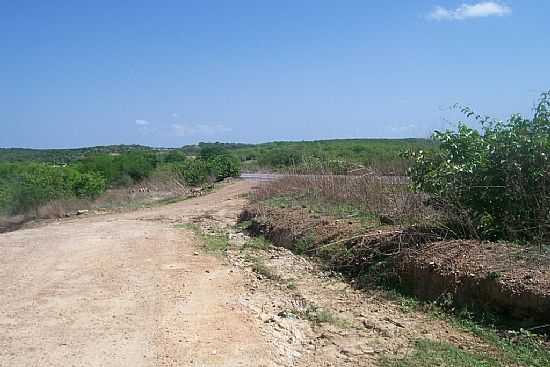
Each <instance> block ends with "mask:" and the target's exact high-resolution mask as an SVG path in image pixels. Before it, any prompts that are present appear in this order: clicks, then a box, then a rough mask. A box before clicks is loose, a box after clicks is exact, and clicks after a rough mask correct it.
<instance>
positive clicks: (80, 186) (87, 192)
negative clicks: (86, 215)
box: [73, 172, 106, 199]
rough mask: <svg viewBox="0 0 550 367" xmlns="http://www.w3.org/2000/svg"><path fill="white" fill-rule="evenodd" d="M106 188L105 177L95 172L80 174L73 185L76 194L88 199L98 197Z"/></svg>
mask: <svg viewBox="0 0 550 367" xmlns="http://www.w3.org/2000/svg"><path fill="white" fill-rule="evenodd" d="M105 188H106V185H105V179H104V178H103V177H102V176H101V175H100V174H98V173H95V172H91V173H83V174H79V175H78V178H77V179H76V180H75V182H74V185H73V191H74V193H75V195H76V196H77V197H79V198H87V199H96V198H97V197H98V196H99V195H101V194H102V193H103V192H104V191H105Z"/></svg>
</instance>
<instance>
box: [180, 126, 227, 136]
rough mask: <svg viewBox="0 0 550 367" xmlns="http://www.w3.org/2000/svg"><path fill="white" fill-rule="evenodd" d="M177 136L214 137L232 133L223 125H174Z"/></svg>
mask: <svg viewBox="0 0 550 367" xmlns="http://www.w3.org/2000/svg"><path fill="white" fill-rule="evenodd" d="M172 131H173V132H174V134H175V135H176V136H180V137H183V136H212V135H217V134H221V133H225V132H229V131H231V128H229V127H227V126H224V125H222V124H172Z"/></svg>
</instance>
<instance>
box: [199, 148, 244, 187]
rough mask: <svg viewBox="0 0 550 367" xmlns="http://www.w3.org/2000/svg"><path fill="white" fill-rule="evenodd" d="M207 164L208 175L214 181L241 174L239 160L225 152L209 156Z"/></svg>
mask: <svg viewBox="0 0 550 367" xmlns="http://www.w3.org/2000/svg"><path fill="white" fill-rule="evenodd" d="M207 166H208V170H209V172H210V175H211V176H213V177H214V178H215V180H216V181H221V180H223V179H224V178H227V177H237V176H239V175H240V174H241V168H240V164H239V161H238V160H237V159H236V158H235V157H232V156H230V155H226V154H223V155H216V156H212V157H210V158H209V159H208V161H207Z"/></svg>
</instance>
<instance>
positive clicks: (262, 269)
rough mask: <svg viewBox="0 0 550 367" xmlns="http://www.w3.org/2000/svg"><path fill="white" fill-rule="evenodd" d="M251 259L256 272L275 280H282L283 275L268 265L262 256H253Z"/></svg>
mask: <svg viewBox="0 0 550 367" xmlns="http://www.w3.org/2000/svg"><path fill="white" fill-rule="evenodd" d="M251 261H252V270H253V271H254V272H255V273H257V274H259V275H261V276H263V277H265V278H267V279H271V280H275V281H280V280H281V276H280V275H279V274H277V273H276V272H275V271H273V269H272V268H271V267H270V266H268V265H266V264H265V262H264V260H263V259H262V258H261V257H255V258H252V260H251Z"/></svg>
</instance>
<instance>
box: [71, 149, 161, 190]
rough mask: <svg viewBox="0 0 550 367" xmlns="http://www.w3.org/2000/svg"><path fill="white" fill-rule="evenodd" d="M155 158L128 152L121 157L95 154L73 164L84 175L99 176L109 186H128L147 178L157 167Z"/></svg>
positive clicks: (148, 154)
mask: <svg viewBox="0 0 550 367" xmlns="http://www.w3.org/2000/svg"><path fill="white" fill-rule="evenodd" d="M157 163H158V161H157V157H156V156H155V155H154V154H152V153H149V152H140V151H135V152H128V153H125V154H121V155H113V154H96V155H91V156H88V157H86V158H84V159H82V160H81V161H79V162H77V163H75V164H74V166H75V167H76V168H77V169H78V170H79V171H81V172H84V173H93V172H96V173H99V174H101V175H102V176H103V177H104V178H105V180H106V181H107V184H108V185H109V186H129V185H131V184H132V183H134V182H139V181H141V180H142V179H144V178H145V177H148V176H149V175H150V174H151V172H153V170H154V169H155V167H156V165H157Z"/></svg>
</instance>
